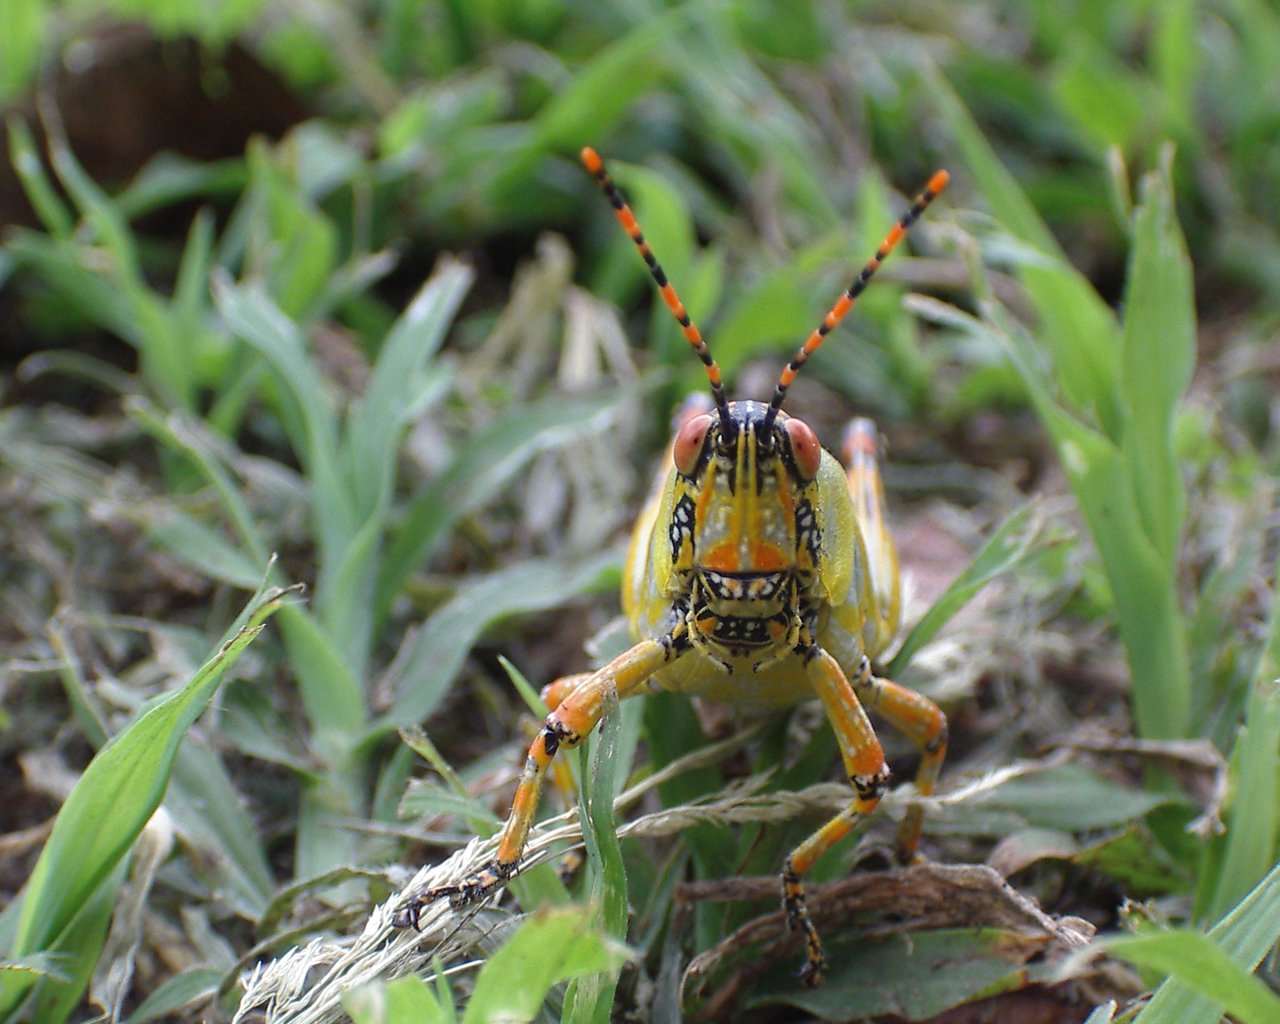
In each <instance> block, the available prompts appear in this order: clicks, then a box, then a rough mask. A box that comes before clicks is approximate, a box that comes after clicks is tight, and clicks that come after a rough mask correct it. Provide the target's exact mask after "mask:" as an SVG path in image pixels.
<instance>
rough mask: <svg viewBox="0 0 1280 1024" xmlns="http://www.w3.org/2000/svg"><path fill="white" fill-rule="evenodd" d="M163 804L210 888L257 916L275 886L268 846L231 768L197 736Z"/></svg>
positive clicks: (182, 754) (244, 913) (187, 745)
mask: <svg viewBox="0 0 1280 1024" xmlns="http://www.w3.org/2000/svg"><path fill="white" fill-rule="evenodd" d="M165 807H166V809H167V810H168V811H169V812H170V814H172V816H173V820H174V824H175V826H176V827H177V829H178V831H179V832H180V833H181V835H182V838H183V841H184V843H186V844H187V845H188V847H190V848H191V849H192V850H193V852H195V853H196V856H195V857H194V858H193V860H195V862H196V863H197V864H198V865H200V869H199V873H200V874H201V875H202V876H206V877H207V879H208V883H209V886H210V888H211V889H212V890H213V891H214V892H217V893H218V896H219V899H220V900H221V901H224V902H225V904H226V906H228V907H229V908H230V909H232V910H233V911H234V912H235V913H237V914H239V915H240V916H241V917H243V918H244V919H246V920H256V919H257V918H258V917H259V915H261V913H262V911H263V909H264V908H265V907H266V905H267V903H268V902H269V901H270V899H271V896H272V894H273V893H274V892H275V888H276V886H275V879H274V877H273V876H272V873H271V867H270V865H268V863H267V855H266V850H265V849H264V848H263V845H262V843H261V842H260V840H259V835H258V826H257V823H256V822H255V821H254V820H253V818H252V817H251V816H250V814H249V812H248V810H247V809H246V808H245V806H244V800H243V797H242V795H241V794H240V793H238V792H237V790H236V787H235V783H234V782H233V780H232V778H231V776H230V775H229V774H228V772H227V769H226V768H225V767H224V766H223V764H222V761H221V760H220V759H219V757H218V755H217V754H216V753H215V752H214V750H213V749H212V748H211V747H210V746H209V744H208V743H206V742H204V741H203V740H202V739H200V738H199V737H197V736H190V737H188V738H187V740H186V741H185V742H184V743H183V744H182V747H181V748H180V749H179V751H178V757H177V759H176V760H175V761H174V765H173V777H172V779H171V780H170V783H169V790H168V792H167V793H166V794H165Z"/></svg>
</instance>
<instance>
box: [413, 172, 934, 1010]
mask: <svg viewBox="0 0 1280 1024" xmlns="http://www.w3.org/2000/svg"><path fill="white" fill-rule="evenodd" d="M582 162H583V164H584V165H585V166H586V168H587V170H588V171H589V172H590V173H591V174H592V175H593V176H594V177H595V179H596V182H597V183H598V184H599V186H600V188H601V190H602V191H603V192H604V194H605V196H606V198H607V199H608V200H609V202H610V204H611V205H612V206H613V210H614V214H615V215H616V217H617V219H618V222H619V223H620V224H621V225H622V227H623V229H624V230H625V231H626V232H627V234H628V235H629V236H630V237H631V240H632V241H633V242H634V243H635V245H636V248H637V250H638V251H639V253H640V256H641V257H642V258H643V259H644V262H645V264H646V266H647V267H648V268H649V272H650V274H652V276H653V279H654V281H655V283H656V284H657V286H658V290H659V292H660V293H661V295H662V298H663V300H664V301H665V303H666V305H667V306H668V308H669V309H670V310H671V312H672V314H673V315H674V316H675V318H676V320H677V321H678V322H679V324H680V328H681V330H682V332H683V333H684V337H685V339H686V340H687V341H688V342H689V344H690V346H692V348H693V350H694V352H695V353H696V354H697V356H698V358H699V359H701V360H702V364H703V366H704V367H705V369H706V374H707V379H708V381H709V382H710V385H711V401H710V402H709V403H705V402H704V403H703V405H702V407H701V408H693V409H689V410H688V411H686V413H685V414H684V415H683V417H682V422H681V423H680V425H679V427H678V429H677V431H676V434H675V438H674V440H673V441H672V443H671V446H670V458H669V463H670V464H669V465H668V467H667V469H666V472H665V475H664V477H663V478H662V482H661V485H660V486H659V487H657V488H655V490H654V492H653V495H652V497H651V498H650V500H649V503H648V505H647V507H646V508H645V509H644V511H643V512H642V514H641V516H640V518H639V520H638V522H637V523H636V526H635V530H634V532H633V534H632V538H631V546H630V551H629V553H628V556H627V561H626V568H625V572H624V577H623V586H622V603H623V610H624V612H625V614H626V617H627V619H628V622H629V624H630V629H631V633H632V638H633V640H634V641H635V644H634V646H633V647H631V648H630V649H629V650H627V651H626V652H625V653H623V654H621V655H619V656H618V657H616V658H614V659H613V661H611V662H609V664H607V665H605V666H604V667H603V668H601V669H599V670H597V671H595V672H591V673H583V674H579V675H572V676H565V677H563V678H561V679H558V680H556V681H555V682H553V683H551V684H550V685H549V686H547V687H546V688H545V689H544V690H543V694H542V695H543V699H544V700H545V701H546V704H547V707H548V709H549V710H550V714H549V715H548V716H547V718H546V722H545V723H544V725H543V726H542V728H541V730H540V732H539V733H538V735H537V738H536V739H535V740H534V741H533V744H532V745H531V746H530V748H529V753H528V756H527V757H526V759H525V764H524V771H523V774H522V775H521V778H520V782H519V785H518V787H517V789H516V794H515V799H514V802H513V804H512V807H511V813H510V815H509V816H508V818H507V822H506V825H505V827H504V828H503V831H502V835H501V837H500V840H499V843H498V849H497V853H496V855H495V857H494V859H493V860H492V861H490V862H489V863H488V864H487V865H486V866H485V867H484V868H482V869H481V870H480V871H478V872H477V873H475V874H474V875H472V876H471V877H468V878H466V879H464V880H463V881H461V882H458V883H457V884H453V885H448V886H442V887H438V888H434V889H428V890H426V891H425V892H422V893H419V894H415V895H413V896H411V897H410V898H409V900H408V901H407V902H406V903H405V904H404V905H403V907H402V908H401V911H400V914H399V916H398V920H399V921H400V922H401V923H403V924H407V925H412V926H413V927H415V928H416V927H417V925H418V918H419V915H420V913H421V910H422V908H423V907H425V906H427V905H428V904H430V903H431V902H433V901H435V900H438V899H445V898H447V899H449V900H450V902H451V904H452V905H453V906H454V907H461V906H465V905H468V904H475V903H477V902H479V901H482V900H484V899H486V898H487V897H488V896H490V895H491V894H493V893H494V892H496V891H497V890H499V889H500V888H501V887H502V886H503V885H504V884H505V883H506V882H507V881H508V880H509V879H510V878H511V877H512V876H513V875H514V874H515V873H516V871H517V868H518V866H519V863H520V857H521V853H522V851H523V849H524V845H525V841H526V839H527V837H528V834H529V829H530V826H531V825H532V823H533V820H534V813H535V810H536V807H537V803H538V796H539V793H540V791H541V789H542V785H543V780H544V777H545V776H546V774H547V771H548V769H549V767H550V766H551V763H552V758H554V757H555V755H556V752H557V751H559V750H561V749H562V748H567V747H575V746H577V745H578V744H579V743H581V742H582V740H583V738H584V737H585V736H586V735H587V734H588V733H590V732H591V730H592V729H593V728H595V726H596V724H597V723H598V722H599V721H600V717H601V715H602V714H603V713H604V708H605V703H606V699H607V696H608V694H609V692H610V691H616V693H617V697H618V699H620V700H625V699H626V698H628V697H634V696H636V695H637V694H641V693H644V692H645V691H646V690H648V689H651V688H655V687H662V688H664V689H667V690H676V691H680V692H683V693H688V694H691V695H696V696H701V697H704V698H708V699H711V700H717V701H729V702H734V703H740V704H754V705H766V706H769V705H772V706H786V705H791V704H795V703H798V702H800V701H804V700H808V699H812V698H814V697H817V699H818V700H820V701H821V702H822V706H823V708H824V709H825V711H826V714H827V718H828V719H829V720H830V722H831V726H832V728H833V729H834V731H835V735H836V738H837V740H838V742H839V746H840V753H841V757H842V759H843V761H844V768H845V772H846V774H847V775H848V778H849V781H850V783H851V784H852V787H853V798H852V800H851V801H850V803H849V805H848V806H847V807H846V808H845V809H843V810H842V811H840V813H838V814H837V815H835V816H834V817H833V818H831V820H830V821H828V822H827V823H826V824H824V825H823V826H822V827H821V828H819V829H818V830H817V831H816V832H814V833H813V834H812V835H811V836H810V837H809V838H808V839H806V840H805V841H804V842H802V843H801V844H800V845H799V846H798V847H796V849H795V850H793V851H792V853H791V855H790V856H789V857H787V859H786V861H785V863H784V864H783V867H782V873H781V874H782V902H783V908H784V910H785V915H786V922H787V926H788V928H789V929H790V930H792V931H797V932H799V933H800V935H801V936H802V937H803V940H804V943H805V951H806V962H805V966H804V968H803V969H802V971H801V972H800V976H801V978H802V979H803V980H804V982H805V983H806V984H808V985H811V986H816V985H819V984H821V983H822V979H823V973H824V971H825V970H826V957H825V955H824V953H823V948H822V942H821V939H820V938H819V936H818V931H817V928H816V927H815V926H814V924H813V921H812V919H811V918H810V916H809V913H808V911H807V910H806V908H805V890H804V884H803V881H802V879H803V877H804V875H805V873H806V872H807V871H808V870H809V869H810V868H811V867H812V866H813V864H814V863H815V861H817V859H818V858H819V857H820V856H821V855H822V854H823V853H824V852H825V851H827V850H828V849H830V848H831V847H832V846H833V845H834V844H835V843H837V842H839V841H840V840H841V839H843V838H844V837H845V836H846V835H848V834H849V832H850V831H851V830H852V829H853V828H855V827H856V826H857V824H858V823H859V822H860V821H862V820H863V819H864V818H865V817H867V815H869V814H871V813H872V811H874V810H875V808H876V805H877V804H878V803H879V802H880V798H881V796H882V795H883V793H884V791H885V788H886V786H887V784H888V780H889V767H888V765H887V764H886V763H885V758H884V751H883V750H882V749H881V746H880V741H879V740H878V739H877V738H876V734H875V730H874V729H873V728H872V726H871V722H870V720H869V719H868V717H867V712H866V709H867V708H870V709H872V710H874V711H875V712H877V713H878V714H879V715H881V716H882V717H883V718H885V719H886V720H888V721H889V722H890V723H891V724H892V725H894V726H895V727H897V728H898V729H900V730H901V731H902V732H903V733H905V734H906V736H907V737H909V738H910V740H911V741H912V742H913V743H914V744H915V745H916V746H917V747H918V748H919V749H920V767H919V770H918V772H917V774H916V779H915V784H916V791H917V792H918V793H920V794H924V795H928V794H929V793H932V791H933V787H934V783H935V782H936V780H937V778H938V773H939V770H940V769H941V767H942V761H943V758H944V757H945V755H946V748H947V720H946V717H945V716H944V715H943V713H942V711H941V709H940V708H938V706H937V705H936V704H934V703H933V702H932V701H931V700H929V699H928V698H926V697H924V696H922V695H920V694H918V693H916V692H914V691H913V690H910V689H907V688H906V687H903V686H901V685H899V684H898V683H895V682H893V681H892V680H889V679H884V678H881V677H879V676H877V675H875V674H874V672H873V670H872V663H873V660H874V659H875V658H876V657H877V656H878V655H879V654H881V653H882V652H883V651H884V650H885V648H886V647H887V645H888V644H889V643H890V642H891V640H892V639H893V637H894V635H895V634H896V632H897V630H898V626H899V620H900V615H901V600H900V590H899V579H898V556H897V549H896V548H895V546H894V543H893V539H892V537H891V536H890V534H889V530H888V526H887V522H886V516H885V501H884V489H883V485H882V482H881V477H880V469H879V453H878V446H877V435H876V430H875V427H874V425H873V424H872V423H871V421H870V420H866V419H857V420H854V421H853V423H852V424H851V425H850V428H849V430H848V432H847V434H846V438H845V444H844V450H843V459H844V464H843V466H842V465H841V463H840V462H839V461H837V459H836V458H835V456H833V455H831V454H830V453H828V452H826V451H824V450H823V448H822V447H821V446H820V445H819V443H818V439H817V437H816V435H815V434H814V432H813V430H812V428H810V427H809V426H808V425H807V424H806V423H804V422H803V421H802V420H799V419H797V418H796V417H793V416H789V415H788V414H787V413H786V412H784V411H783V410H782V404H783V400H784V399H785V398H786V395H787V390H788V389H789V388H790V387H791V384H792V382H793V381H794V380H795V378H796V374H797V373H798V372H799V371H800V369H801V367H802V366H804V364H805V362H806V361H807V360H808V359H809V357H810V356H812V355H813V354H814V353H815V352H816V351H817V350H818V348H819V347H821V345H822V343H823V341H824V340H825V339H826V337H827V335H828V334H829V333H830V332H831V331H832V330H834V329H835V327H836V325H837V324H839V323H840V321H841V320H842V319H843V318H844V316H845V315H846V314H847V313H848V312H849V311H850V310H851V309H852V308H853V306H854V303H856V302H857V300H858V296H859V295H861V293H862V291H863V290H864V289H865V288H866V286H867V283H868V282H869V281H870V280H871V277H872V275H873V274H875V272H876V270H877V269H878V268H879V267H880V265H881V263H882V262H883V261H884V259H885V258H886V257H887V256H888V255H889V253H890V252H891V251H892V250H893V248H894V247H895V246H896V245H897V244H898V242H899V241H901V239H902V238H903V236H904V235H905V234H906V232H907V229H908V228H909V227H910V226H911V224H912V223H913V222H914V221H915V220H916V219H917V218H918V217H919V216H920V215H921V214H922V213H923V212H924V210H925V207H927V206H928V205H929V203H930V202H932V200H933V199H934V198H935V197H936V196H937V195H938V193H939V192H941V191H942V190H943V189H944V188H945V187H946V185H947V181H948V175H947V172H946V171H938V172H936V173H935V174H934V175H933V177H932V178H930V179H929V182H928V184H927V185H926V186H925V188H924V190H923V191H922V192H921V193H920V194H919V196H918V197H917V198H916V200H915V202H914V204H913V205H912V206H911V208H910V209H909V210H908V211H907V212H906V213H904V214H903V215H902V217H901V219H899V221H898V222H897V223H896V224H895V225H894V226H893V228H892V229H891V230H890V231H889V233H888V235H887V236H886V237H885V239H884V241H883V242H882V243H881V244H880V247H879V248H878V249H877V250H876V252H875V255H874V256H872V257H871V259H870V260H868V261H867V263H866V264H865V265H864V266H863V268H862V271H861V273H859V275H858V276H857V278H856V279H855V280H854V283H853V284H852V285H851V286H850V287H849V289H848V290H847V291H846V292H845V293H844V294H843V295H841V296H840V298H839V299H838V300H837V302H836V303H835V305H834V306H833V307H832V308H831V310H830V311H829V312H828V313H827V315H826V316H825V317H824V318H823V320H822V322H821V324H820V325H819V326H818V327H817V329H816V330H814V331H813V333H812V334H811V335H810V336H809V337H808V339H807V340H806V341H805V343H804V344H803V345H802V346H801V347H800V348H799V350H797V352H796V353H795V355H794V356H793V357H792V358H791V360H790V362H788V363H787V365H786V366H785V367H784V368H783V370H782V373H781V375H780V376H779V378H778V383H777V386H776V387H775V388H774V392H773V397H772V399H771V400H770V401H769V402H768V403H763V402H755V401H735V402H730V401H729V399H728V397H727V395H726V392H725V388H724V384H723V382H722V381H721V376H720V368H719V367H718V366H717V365H716V362H715V360H714V359H713V358H712V356H711V351H710V349H709V348H708V347H707V343H706V341H705V340H704V339H703V337H702V334H701V332H700V331H699V330H698V328H697V326H696V325H695V324H694V323H693V321H692V320H691V319H690V317H689V314H688V311H687V310H686V309H685V307H684V304H683V303H682V302H681V301H680V298H679V296H678V295H677V294H676V291H675V288H674V287H673V286H672V285H671V283H670V282H669V281H668V280H667V276H666V274H665V272H664V271H663V269H662V266H661V265H660V264H659V263H658V261H657V259H656V258H655V257H654V254H653V252H652V250H651V249H650V247H649V243H648V242H647V241H646V240H645V237H644V235H643V233H642V232H641V230H640V226H639V224H638V223H637V222H636V218H635V215H634V214H633V213H632V211H631V208H630V206H628V205H627V202H626V200H625V199H624V198H623V196H622V194H621V192H619V191H618V188H617V186H615V185H614V183H613V180H612V179H611V178H610V177H609V174H608V172H607V171H606V170H605V167H604V163H603V161H602V160H601V159H600V157H599V155H598V154H597V153H596V152H595V150H593V149H591V148H589V147H588V148H586V149H584V150H583V151H582ZM921 819H922V811H921V808H920V807H919V806H913V807H911V808H909V809H908V811H907V813H906V815H905V817H904V818H903V821H902V824H901V827H900V829H899V832H898V837H897V843H896V852H897V855H898V857H899V859H900V860H902V861H904V862H905V861H909V860H911V859H912V858H913V857H914V856H915V854H916V847H917V844H918V842H919V839H920V828H921Z"/></svg>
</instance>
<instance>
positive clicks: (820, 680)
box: [782, 644, 889, 987]
mask: <svg viewBox="0 0 1280 1024" xmlns="http://www.w3.org/2000/svg"><path fill="white" fill-rule="evenodd" d="M798 653H799V655H800V657H801V659H802V660H803V662H804V668H805V673H806V674H807V676H808V678H809V682H810V683H811V684H812V686H813V689H814V691H815V692H816V693H817V695H818V697H819V699H821V701H822V705H823V708H824V709H825V710H826V712H827V718H828V719H829V720H830V721H831V727H832V729H833V730H834V731H835V734H836V740H837V742H838V743H839V744H840V755H841V758H842V759H843V761H844V766H845V771H846V772H847V773H848V776H849V781H850V782H851V783H852V784H853V788H854V798H853V801H852V802H851V803H850V804H849V806H848V807H846V808H845V809H844V810H842V811H841V812H840V813H839V814H837V815H836V816H835V817H833V818H832V819H831V820H830V821H828V822H827V823H826V824H825V825H823V826H822V827H821V828H820V829H818V831H816V832H815V833H813V835H811V836H810V837H809V838H808V839H806V840H805V841H804V842H803V843H801V844H800V845H799V846H797V847H796V848H795V849H794V850H793V851H792V852H791V856H789V857H788V858H787V860H786V863H785V864H784V865H783V868H782V906H783V910H784V911H785V912H786V916H787V927H788V928H790V929H791V930H793V931H799V932H800V933H801V934H802V935H803V937H804V940H805V955H806V958H807V962H806V964H805V966H804V969H803V970H802V971H801V972H800V977H801V979H802V980H803V981H804V983H805V984H806V985H808V986H810V987H816V986H818V985H821V984H822V980H823V973H824V972H825V970H826V965H827V964H826V956H825V954H824V953H823V950H822V940H821V939H820V938H819V936H818V929H817V928H816V927H815V925H814V923H813V920H812V918H810V916H809V912H808V910H807V909H806V908H805V894H804V883H803V881H802V880H801V879H802V878H803V876H804V875H805V873H806V872H807V871H808V870H809V869H810V868H811V867H813V865H814V863H815V862H816V861H817V859H818V858H819V857H821V856H822V854H824V853H825V852H826V851H827V850H829V849H830V848H831V847H832V846H834V845H835V844H836V843H838V842H839V841H840V840H841V839H843V838H844V837H845V836H847V835H848V834H849V833H850V832H851V831H853V829H854V828H855V827H856V826H857V824H858V823H859V822H860V821H862V820H863V819H864V818H865V817H866V816H867V815H869V814H870V813H871V812H872V811H874V810H875V809H876V805H877V804H878V803H879V802H880V797H881V796H882V795H883V793H884V790H885V787H886V786H887V785H888V782H889V766H888V765H887V764H886V763H885V760H884V751H883V750H882V749H881V747H880V741H879V740H878V739H876V734H875V730H874V729H873V728H872V727H871V721H870V719H868V718H867V713H866V712H865V711H864V710H863V708H862V704H861V703H860V702H859V701H858V697H857V694H856V693H855V692H854V689H853V687H852V686H851V685H850V683H849V680H848V678H847V677H846V676H845V674H844V672H843V671H842V670H841V668H840V665H839V663H838V662H837V661H836V659H835V658H833V657H832V656H831V655H830V654H829V653H828V652H827V651H825V650H823V649H822V648H821V647H818V646H817V645H816V644H815V645H812V646H810V647H808V648H805V649H802V650H800V651H799V652H798Z"/></svg>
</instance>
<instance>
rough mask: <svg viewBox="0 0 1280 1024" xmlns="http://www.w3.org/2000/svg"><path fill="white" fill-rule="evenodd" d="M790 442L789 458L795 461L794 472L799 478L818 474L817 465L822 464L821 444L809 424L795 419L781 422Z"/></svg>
mask: <svg viewBox="0 0 1280 1024" xmlns="http://www.w3.org/2000/svg"><path fill="white" fill-rule="evenodd" d="M782 429H783V430H785V431H786V432H787V439H788V440H789V441H790V442H791V458H792V459H793V460H794V461H795V464H796V472H797V473H799V474H800V479H801V480H812V479H813V478H814V477H815V476H817V475H818V466H820V465H821V464H822V446H821V445H819V444H818V438H817V436H816V435H815V434H814V432H813V430H812V429H811V428H810V427H809V424H807V423H805V422H803V421H801V420H798V419H795V418H794V417H793V418H792V419H789V420H787V421H786V422H785V423H783V424H782Z"/></svg>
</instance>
